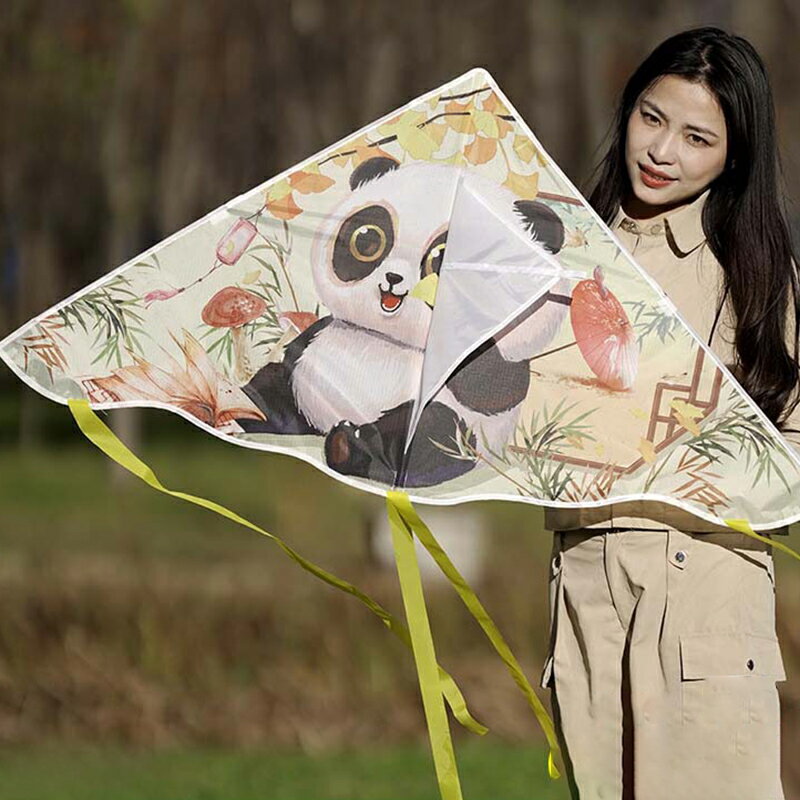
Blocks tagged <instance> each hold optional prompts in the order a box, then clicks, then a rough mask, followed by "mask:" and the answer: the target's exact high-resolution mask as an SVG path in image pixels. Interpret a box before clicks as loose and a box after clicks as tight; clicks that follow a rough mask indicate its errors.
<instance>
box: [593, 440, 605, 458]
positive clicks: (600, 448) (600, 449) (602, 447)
mask: <svg viewBox="0 0 800 800" xmlns="http://www.w3.org/2000/svg"><path fill="white" fill-rule="evenodd" d="M594 451H595V453H597V455H598V456H600V458H602V457H603V453H605V452H606V447H605V445H604V444H603V443H602V442H598V443H597V444H596V445H595V446H594Z"/></svg>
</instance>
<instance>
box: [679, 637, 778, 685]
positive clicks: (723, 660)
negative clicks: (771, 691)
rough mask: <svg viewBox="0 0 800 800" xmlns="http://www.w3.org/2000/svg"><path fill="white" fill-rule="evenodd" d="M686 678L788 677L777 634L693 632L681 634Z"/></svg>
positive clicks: (682, 669)
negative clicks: (775, 635)
mask: <svg viewBox="0 0 800 800" xmlns="http://www.w3.org/2000/svg"><path fill="white" fill-rule="evenodd" d="M680 649H681V675H682V677H683V680H697V679H699V678H710V677H713V676H717V677H722V676H735V675H768V676H770V677H773V678H775V680H779V681H783V680H786V672H785V670H784V667H783V659H782V658H781V650H780V646H779V644H778V640H777V638H775V637H774V636H755V635H753V634H736V633H692V634H686V635H684V636H681V637H680Z"/></svg>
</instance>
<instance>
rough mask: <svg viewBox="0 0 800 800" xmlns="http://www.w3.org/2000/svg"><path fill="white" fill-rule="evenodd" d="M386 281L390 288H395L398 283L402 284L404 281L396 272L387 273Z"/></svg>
mask: <svg viewBox="0 0 800 800" xmlns="http://www.w3.org/2000/svg"><path fill="white" fill-rule="evenodd" d="M386 280H387V281H388V282H389V288H391V287H392V286H394V285H395V284H396V283H400V281H402V280H403V276H402V275H398V274H397V273H396V272H387V273H386Z"/></svg>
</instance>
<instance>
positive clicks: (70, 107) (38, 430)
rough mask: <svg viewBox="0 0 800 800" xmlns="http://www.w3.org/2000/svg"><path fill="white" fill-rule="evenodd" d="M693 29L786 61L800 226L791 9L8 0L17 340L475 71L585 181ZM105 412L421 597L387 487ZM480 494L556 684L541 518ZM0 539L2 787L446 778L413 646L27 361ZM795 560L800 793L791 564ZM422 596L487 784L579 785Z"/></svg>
mask: <svg viewBox="0 0 800 800" xmlns="http://www.w3.org/2000/svg"><path fill="white" fill-rule="evenodd" d="M698 24H718V25H721V26H722V27H725V28H727V29H729V30H731V31H733V32H737V33H741V34H743V35H745V36H746V37H747V38H749V39H750V40H751V41H752V42H753V44H754V45H755V46H756V47H757V48H758V50H759V51H760V52H761V54H762V56H763V58H764V60H765V61H766V63H767V66H768V69H769V71H770V75H771V78H772V81H773V88H774V92H775V100H776V106H777V112H778V124H779V137H780V143H781V151H782V157H783V166H784V171H785V177H786V185H787V187H789V194H788V195H787V214H788V216H789V218H790V221H791V224H792V225H793V227H794V229H795V231H797V230H798V229H800V211H798V206H797V204H796V201H797V189H796V187H797V186H798V184H799V182H800V136H798V135H797V134H798V131H800V68H799V67H798V62H797V52H798V45H800V3H799V2H798V0H760V1H759V2H755V0H694V2H691V3H687V2H678V0H658V2H656V1H655V0H608V2H605V3H602V4H600V3H596V2H590V0H505V2H503V3H502V5H501V4H499V3H497V2H489V0H438V1H437V2H436V3H429V2H426V1H425V0H404V1H403V2H374V1H373V2H366V0H349V2H344V0H260V1H259V0H239V2H236V3H230V2H224V0H202V1H201V0H72V1H71V2H68V1H67V0H5V2H4V3H3V7H2V10H0V103H1V104H2V114H1V115H0V338H1V337H2V336H4V335H5V334H6V333H8V332H10V331H11V330H13V329H14V328H15V327H17V326H18V325H19V324H21V323H22V322H24V321H25V320H27V319H28V318H30V317H31V316H33V315H34V314H37V313H38V312H40V311H42V310H44V309H45V308H47V307H48V306H50V305H51V304H53V303H55V302H56V301H58V300H60V299H62V298H63V297H65V296H67V295H69V294H70V293H72V292H74V291H76V290H78V289H79V288H81V287H82V286H84V285H85V284H87V283H89V282H90V281H92V280H94V279H95V278H97V277H98V276H100V275H102V274H104V273H105V272H107V271H108V270H109V269H111V268H113V267H115V266H117V265H118V264H120V263H122V262H123V261H125V260H127V259H128V258H131V257H132V256H134V255H136V254H137V253H139V252H141V251H142V250H144V249H146V248H147V247H149V246H150V245H152V244H154V243H155V242H157V241H159V240H160V239H162V238H164V237H166V236H167V235H169V234H171V233H173V232H174V231H176V230H178V229H180V228H181V227H183V226H184V225H187V224H188V223H190V222H192V221H193V220H195V219H196V218H198V217H200V216H202V215H203V214H205V213H207V212H208V211H210V210H212V209H214V208H216V207H217V206H219V205H221V204H222V203H223V202H224V201H226V200H227V199H229V198H231V197H233V196H235V195H238V194H240V193H241V192H244V191H245V190H247V189H249V188H251V187H252V186H254V185H256V184H258V183H260V182H262V181H264V180H265V179H266V178H268V177H270V176H271V175H273V174H276V173H278V172H280V171H282V170H284V169H285V168H287V167H288V166H290V165H292V164H294V163H296V162H298V161H300V160H301V159H303V158H304V157H307V156H309V155H311V154H313V153H314V152H316V151H318V150H320V149H321V148H323V147H325V146H326V145H328V144H330V143H332V142H334V141H336V140H338V139H339V138H341V137H342V136H344V135H346V134H347V133H349V132H350V131H352V130H355V129H357V128H359V127H361V126H363V125H365V124H366V123H368V122H370V121H372V120H373V119H375V118H377V117H379V116H381V115H383V114H385V113H387V112H388V111H390V110H392V109H394V108H396V107H398V106H400V105H402V104H404V103H406V102H407V101H408V100H410V99H411V98H413V97H415V96H416V95H418V94H420V93H422V92H424V91H427V90H429V89H431V88H434V87H435V86H437V85H439V84H441V83H444V82H445V81H447V80H449V79H451V78H453V77H455V76H456V75H458V74H461V73H462V72H464V71H466V70H467V69H469V68H471V67H473V66H477V65H481V66H485V67H486V68H487V69H489V71H490V72H492V74H493V75H494V76H495V78H496V79H497V80H498V82H499V84H500V86H501V87H502V88H503V90H504V91H505V92H506V93H507V94H508V96H509V97H510V99H511V100H512V102H513V103H514V104H515V105H516V107H517V109H518V110H519V112H520V113H521V115H522V116H523V117H524V118H525V119H526V120H527V121H528V122H529V124H530V125H531V127H532V128H533V130H534V131H535V132H536V134H537V136H538V138H539V139H540V140H541V142H542V143H543V145H544V146H545V148H546V149H547V150H548V151H549V153H550V155H551V156H552V157H553V158H554V159H555V160H556V161H557V162H558V163H559V164H560V165H561V166H562V167H563V168H564V170H565V171H566V172H567V174H568V175H569V176H570V177H571V178H572V179H573V180H574V181H575V182H576V184H577V185H578V186H579V187H582V186H584V183H585V181H586V179H587V178H588V175H589V172H590V169H591V167H592V166H593V164H594V163H595V161H596V160H597V158H598V157H599V155H600V154H601V152H602V143H603V140H604V136H605V135H606V133H607V130H608V126H609V123H610V121H611V115H612V112H613V109H614V107H615V103H616V99H617V96H618V94H619V92H620V91H621V89H622V86H623V84H624V82H625V80H626V78H627V76H628V75H629V74H630V72H631V70H632V69H633V68H634V67H635V66H636V65H637V64H638V62H639V61H640V60H641V59H642V58H643V57H644V56H645V55H646V54H647V53H648V52H649V51H650V50H651V49H652V47H653V46H655V44H657V43H658V42H659V41H660V40H661V39H663V38H664V37H666V36H668V35H670V34H671V33H673V32H675V31H676V30H678V29H680V28H684V27H689V26H694V25H698ZM792 193H794V195H793V196H792ZM114 425H115V427H116V428H117V429H118V430H119V431H120V433H121V435H122V436H123V438H125V439H126V440H127V441H129V442H132V443H134V444H135V446H136V448H137V450H138V451H139V452H140V453H141V454H142V455H143V457H144V458H145V459H146V460H147V461H148V462H150V463H151V464H152V465H153V467H154V468H155V470H156V472H157V473H158V474H159V475H160V476H161V477H162V479H163V480H164V481H165V483H167V484H168V485H170V486H173V487H175V488H183V489H185V490H187V491H190V492H192V493H195V494H199V495H202V496H207V497H211V498H213V499H216V500H218V501H220V502H222V503H223V504H225V505H228V506H229V507H232V508H234V509H236V510H237V511H239V512H240V513H242V514H244V515H245V516H247V517H249V518H251V519H253V520H254V521H256V522H258V523H259V524H261V525H262V526H264V527H266V528H267V529H268V530H270V531H273V532H274V533H276V534H278V535H280V536H282V537H285V538H286V539H287V540H288V541H289V542H290V543H291V544H292V545H293V546H296V547H297V548H298V549H299V550H300V551H301V552H302V553H304V554H305V555H307V556H308V557H310V558H311V559H313V560H315V561H317V562H318V563H320V564H322V565H324V566H325V567H326V568H329V569H331V570H332V571H334V572H336V573H337V574H339V575H341V576H342V577H345V578H347V579H348V580H351V581H353V582H354V583H355V584H356V585H358V586H360V587H362V588H363V589H365V590H366V591H368V592H369V593H371V594H373V595H374V596H375V597H376V598H377V599H379V600H380V601H381V602H383V603H384V604H386V605H388V606H390V607H391V608H393V609H394V610H397V611H399V610H400V608H401V606H400V603H399V597H398V593H397V588H396V581H395V577H394V575H393V573H392V571H391V569H390V567H388V566H387V562H386V560H385V559H384V558H382V557H381V550H380V547H379V545H380V540H379V537H378V534H377V533H376V531H377V521H378V520H380V519H381V517H382V514H383V503H382V501H381V500H380V498H377V497H373V496H371V495H366V494H363V493H358V492H355V491H354V490H351V489H349V488H347V487H345V486H344V485H342V484H339V483H338V482H335V481H333V480H331V479H329V478H327V477H325V476H323V475H322V474H321V473H319V472H317V471H316V470H314V469H313V468H312V467H310V466H308V465H307V464H304V463H301V462H298V461H296V460H294V459H291V458H288V457H286V456H281V455H274V454H270V455H264V454H262V453H257V452H254V451H250V450H247V449H244V448H232V447H230V446H229V445H226V444H224V443H222V442H219V441H217V440H216V439H214V438H213V437H207V436H201V435H200V434H199V432H198V431H197V429H196V428H194V427H193V426H191V425H189V424H188V423H186V422H185V421H184V420H181V419H179V418H177V417H174V416H171V415H169V414H165V413H163V412H159V411H152V410H149V411H146V412H144V413H142V412H136V411H125V412H119V413H117V414H116V415H114ZM212 465H213V469H212ZM469 508H470V510H471V513H472V515H473V518H475V519H478V520H480V526H481V527H482V528H483V529H484V539H483V540H482V541H483V542H484V544H483V546H482V548H480V559H479V563H478V564H477V566H476V567H475V586H476V589H477V590H478V593H479V595H480V596H481V598H482V599H483V600H484V602H485V604H486V605H487V607H488V608H489V610H490V612H491V613H492V614H493V615H494V617H495V619H496V621H497V622H498V624H499V626H500V628H501V630H503V631H504V633H505V635H506V636H507V638H508V640H509V642H510V644H511V645H512V648H513V649H515V652H516V653H517V655H518V656H519V657H520V659H521V661H522V663H523V665H524V666H525V667H526V669H527V671H528V674H529V676H530V677H531V680H532V681H533V682H534V683H537V682H538V677H539V672H540V670H541V666H542V663H543V660H544V657H545V640H546V626H547V575H548V559H549V550H550V534H549V533H547V532H546V531H544V530H543V529H542V525H541V520H542V518H541V513H540V512H539V510H537V509H535V508H531V507H525V506H522V505H514V504H510V503H505V504H501V503H491V502H482V503H477V504H471V505H470V506H469ZM421 510H422V513H423V516H426V514H425V509H424V508H423V509H421ZM447 513H448V512H447V511H445V514H444V516H439V517H437V525H435V526H434V532H435V533H436V532H439V531H440V530H442V529H445V528H446V527H447V519H446V516H447ZM453 520H456V517H455V511H453ZM437 526H438V527H437ZM790 544H792V545H793V546H795V547H798V545H799V544H800V536H798V534H797V532H796V531H793V533H792V536H791V539H790ZM0 554H1V555H0V609H2V612H1V613H0V771H2V773H3V775H4V786H5V788H4V790H3V797H4V798H11V797H15V798H23V797H25V798H28V797H50V796H56V795H58V796H59V797H60V798H67V797H82V798H83V797H94V796H95V794H93V793H92V792H93V791H95V790H93V789H92V787H93V786H94V787H97V788H96V792H97V796H98V797H99V796H100V795H101V793H102V794H103V796H108V792H109V791H111V789H110V788H109V787H114V788H113V794H114V796H115V797H120V798H127V797H131V798H133V797H148V796H149V797H152V796H156V795H158V796H160V797H204V798H212V797H213V798H216V797H230V796H237V797H242V798H244V797H251V796H252V797H255V796H264V794H265V792H266V793H267V794H268V796H270V797H273V798H278V797H287V798H289V797H311V796H315V797H323V796H324V797H349V798H356V797H371V798H380V797H391V796H397V786H398V785H402V786H403V795H404V796H405V797H407V798H412V797H433V796H434V795H435V782H434V779H433V773H432V770H431V769H430V764H429V762H428V758H427V755H426V750H425V748H426V745H425V734H424V730H425V729H424V722H423V718H422V713H421V709H420V703H419V698H418V690H417V686H416V679H415V674H414V670H413V664H412V659H411V657H410V655H409V654H408V653H407V652H406V651H404V650H403V649H402V648H401V647H400V646H399V645H398V644H397V643H396V642H395V641H394V640H393V639H392V637H390V636H389V635H388V634H387V633H386V631H385V630H384V628H383V626H381V625H380V623H379V622H377V621H376V620H374V619H373V618H372V617H371V616H370V615H369V614H368V612H367V611H366V610H364V609H363V608H362V607H361V606H360V605H359V604H358V603H356V602H355V601H354V600H352V599H351V598H348V597H345V596H343V595H341V596H340V595H339V594H338V593H336V592H335V591H333V590H331V589H329V588H327V587H324V586H322V585H321V584H319V583H318V582H316V581H313V580H311V578H309V577H308V576H306V575H305V574H303V573H302V572H300V571H299V570H297V569H295V568H294V567H293V566H290V565H289V564H288V562H286V561H285V559H284V557H283V556H282V555H280V554H279V553H278V551H277V549H276V548H275V547H274V546H273V545H271V544H270V543H268V542H266V541H264V540H262V539H261V538H260V537H258V536H257V535H255V534H253V533H250V532H247V531H245V530H243V529H236V528H235V527H234V526H233V525H232V524H230V523H227V522H225V521H224V520H222V519H220V518H214V517H213V516H211V515H209V514H208V513H206V512H203V511H201V510H199V509H196V508H192V507H189V506H185V505H183V504H179V503H176V502H175V501H173V500H170V499H169V498H166V497H163V496H159V495H156V494H155V493H153V492H150V491H149V490H147V489H146V488H144V487H143V486H142V485H140V484H133V483H131V482H129V481H126V480H124V479H123V477H122V476H120V475H119V474H118V473H116V472H115V471H114V470H112V469H111V468H110V467H109V466H108V464H107V463H106V462H105V461H104V460H103V457H102V456H101V455H100V454H98V453H97V452H96V451H94V450H93V449H92V448H90V447H89V445H88V444H87V443H86V442H85V441H84V440H82V439H81V437H80V436H79V434H77V433H76V431H75V430H74V429H73V427H72V423H71V421H70V419H69V415H68V414H67V413H66V412H65V410H64V409H63V408H61V407H59V406H56V405H55V404H51V403H49V402H48V401H46V400H44V399H43V398H41V397H40V396H39V395H36V394H34V393H33V392H32V391H30V390H28V389H27V388H26V387H24V386H23V385H22V384H21V383H20V382H19V381H18V380H17V379H16V378H15V377H14V376H13V375H12V374H11V373H10V372H9V371H8V370H0ZM456 555H458V553H455V554H454V557H455V556H456ZM456 560H458V559H456ZM776 561H777V570H778V619H779V637H780V639H781V642H782V647H783V653H784V659H785V661H786V667H787V672H788V674H789V680H788V681H787V682H786V683H783V684H781V692H782V699H783V715H784V719H783V725H784V731H783V732H784V736H783V744H784V755H785V757H784V775H785V782H786V791H787V798H789V799H790V800H791V798H795V799H796V798H800V763H798V761H797V759H796V758H792V757H791V755H792V753H795V752H796V750H797V745H798V742H800V632H798V626H797V620H798V619H800V572H798V566H797V564H794V563H790V562H789V561H788V559H785V558H783V557H782V556H781V555H778V556H777V558H776ZM429 600H430V603H429V605H430V609H431V616H432V622H433V627H434V630H435V636H436V640H437V647H438V650H439V655H440V658H441V661H442V663H443V664H445V665H446V666H448V667H449V668H451V669H452V672H453V673H454V675H455V676H456V678H457V679H458V680H459V682H460V684H461V685H462V687H463V688H464V691H465V692H466V694H467V697H468V700H469V701H470V703H471V706H472V709H473V711H474V712H475V714H476V716H478V717H479V718H480V719H481V720H482V721H484V722H486V723H487V724H488V725H489V727H490V728H491V729H492V734H490V737H491V738H490V739H487V740H482V741H478V742H468V741H467V738H466V737H465V736H462V735H461V731H455V734H456V737H457V740H458V741H457V744H458V745H459V750H460V752H463V754H464V761H463V764H464V783H465V786H466V789H467V793H468V795H469V796H471V797H477V796H483V797H498V796H502V797H506V798H512V797H526V796H535V797H537V798H539V797H541V798H546V797H554V798H555V797H562V798H563V797H566V790H565V789H564V787H563V782H559V783H558V784H556V785H547V779H546V777H544V775H545V769H544V756H543V753H544V750H543V741H542V739H541V737H540V734H539V731H538V728H537V726H536V724H535V720H534V719H533V717H532V715H531V714H530V712H529V711H528V709H527V708H526V706H525V703H524V700H523V699H522V697H521V695H519V694H518V693H517V690H516V689H515V687H514V686H513V684H512V682H511V680H510V679H509V678H508V676H507V675H506V673H505V672H504V670H503V668H502V665H501V664H500V662H499V660H497V658H496V657H495V656H493V653H492V652H491V651H490V650H489V648H488V646H487V645H486V644H485V643H484V641H483V640H482V638H481V635H480V633H479V631H478V630H477V628H476V626H475V625H474V623H473V622H472V620H471V619H469V618H468V617H467V616H466V615H465V613H464V612H463V610H462V609H461V608H460V606H459V604H458V601H457V599H456V598H455V597H454V595H453V594H452V592H450V591H448V590H447V588H446V587H443V586H442V585H441V584H438V583H436V582H434V581H433V580H429ZM542 697H543V699H545V700H546V693H542ZM145 776H146V777H145Z"/></svg>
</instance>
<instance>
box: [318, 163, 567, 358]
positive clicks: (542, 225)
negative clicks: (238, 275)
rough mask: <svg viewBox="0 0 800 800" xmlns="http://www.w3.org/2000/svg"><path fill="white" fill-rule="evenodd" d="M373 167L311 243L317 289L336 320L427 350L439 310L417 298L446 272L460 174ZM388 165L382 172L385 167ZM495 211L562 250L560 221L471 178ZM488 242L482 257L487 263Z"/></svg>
mask: <svg viewBox="0 0 800 800" xmlns="http://www.w3.org/2000/svg"><path fill="white" fill-rule="evenodd" d="M372 161H383V162H386V161H389V159H373V160H370V161H367V162H363V163H362V165H361V166H360V167H359V168H357V169H361V168H366V172H367V173H371V174H368V175H367V176H366V177H365V178H364V179H363V182H362V181H361V180H359V181H356V182H355V183H354V185H355V188H354V189H353V191H352V192H351V193H350V194H349V195H348V196H347V197H346V198H345V199H344V200H343V201H342V202H341V203H340V204H339V205H338V206H337V207H336V208H334V209H333V211H332V212H331V213H330V214H329V215H328V216H327V217H326V219H325V221H324V222H323V223H322V225H321V226H320V228H319V229H318V230H317V232H316V235H315V238H314V242H313V245H312V254H311V257H312V261H313V265H312V266H313V276H314V284H315V287H316V290H317V293H318V296H319V298H320V300H321V301H322V302H323V303H324V305H325V306H326V307H327V308H328V310H329V311H330V313H331V314H332V316H333V317H334V318H336V319H341V320H344V321H346V322H350V323H352V324H353V325H358V326H359V327H361V328H365V329H367V330H372V331H376V332H378V333H381V334H383V335H385V336H389V337H391V338H392V339H394V340H395V341H398V342H401V343H402V344H406V345H409V346H411V347H417V348H423V347H424V346H425V342H426V339H427V334H428V327H429V326H430V322H431V315H432V309H431V307H430V306H429V305H428V304H427V303H426V302H425V301H424V300H422V299H420V298H417V297H414V296H413V295H412V294H411V293H412V290H413V289H414V287H415V286H416V285H417V283H418V282H419V281H420V280H422V279H423V278H425V277H427V276H428V275H431V274H438V273H439V270H440V269H441V267H442V263H443V261H444V254H445V246H446V244H447V232H448V228H447V226H448V223H449V220H450V215H451V213H452V209H453V203H454V199H455V192H456V190H457V186H458V178H459V175H460V174H461V170H460V169H459V168H458V167H453V166H450V165H444V164H430V163H416V164H408V165H405V166H397V164H396V162H390V163H391V165H392V166H391V167H389V168H388V169H387V168H386V164H385V163H384V164H383V165H378V168H372V167H371V166H370V165H371V163H372ZM381 166H382V168H380V167H381ZM469 180H470V181H471V182H472V183H473V184H474V185H475V186H476V188H478V189H479V190H480V193H481V196H482V198H483V199H484V201H485V203H486V204H487V206H488V207H489V208H491V209H492V213H494V214H495V215H497V216H499V217H501V218H503V219H505V220H507V221H508V224H509V225H510V226H518V227H519V229H520V231H522V232H524V233H525V234H527V235H528V236H529V237H530V238H531V239H532V240H533V241H536V242H539V243H541V245H542V246H543V247H544V248H545V249H547V250H548V251H549V252H551V253H556V252H558V250H559V249H560V248H561V245H562V243H563V239H564V228H563V224H562V223H561V220H560V219H559V218H558V216H557V215H556V214H555V213H554V212H553V211H551V210H550V209H549V208H548V207H547V206H545V205H544V204H542V203H538V202H535V201H533V202H532V201H524V200H518V199H517V198H516V196H515V195H514V194H513V193H512V192H511V191H509V190H508V189H507V188H505V187H503V186H498V185H497V184H495V183H493V182H490V181H488V180H486V179H485V178H479V177H477V176H471V177H470V179H469ZM484 251H485V246H484V243H481V244H480V247H479V248H478V252H476V254H475V260H476V261H480V260H482V259H483V258H485V253H484Z"/></svg>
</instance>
